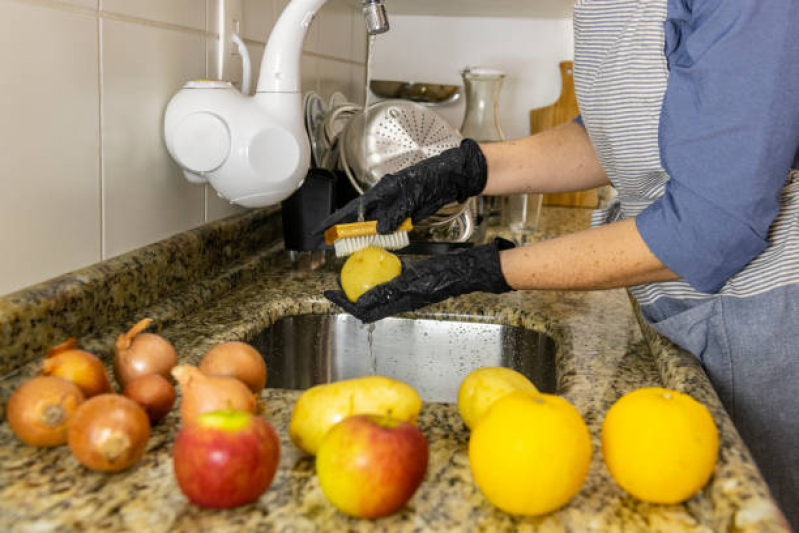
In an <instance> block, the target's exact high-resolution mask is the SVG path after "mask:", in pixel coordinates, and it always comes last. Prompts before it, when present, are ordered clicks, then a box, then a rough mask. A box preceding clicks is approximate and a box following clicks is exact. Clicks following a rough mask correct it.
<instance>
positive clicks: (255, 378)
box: [199, 341, 266, 394]
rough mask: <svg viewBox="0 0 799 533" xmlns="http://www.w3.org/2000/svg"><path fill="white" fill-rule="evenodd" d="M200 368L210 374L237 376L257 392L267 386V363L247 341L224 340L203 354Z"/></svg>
mask: <svg viewBox="0 0 799 533" xmlns="http://www.w3.org/2000/svg"><path fill="white" fill-rule="evenodd" d="M199 368H200V370H201V371H202V372H203V373H204V374H208V375H209V376H227V377H231V378H236V379H238V380H239V381H241V382H242V383H244V384H245V385H247V386H248V387H249V388H250V390H251V391H253V392H254V393H255V394H260V392H261V391H262V390H264V387H265V386H266V363H265V362H264V358H263V357H262V356H261V354H260V353H259V352H258V350H256V349H255V348H253V347H252V346H250V345H249V344H247V343H246V342H238V341H231V342H223V343H222V344H217V345H216V346H214V347H213V348H211V349H210V350H208V353H206V354H205V355H204V356H203V359H202V361H200V367H199Z"/></svg>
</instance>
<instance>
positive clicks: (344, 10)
mask: <svg viewBox="0 0 799 533" xmlns="http://www.w3.org/2000/svg"><path fill="white" fill-rule="evenodd" d="M314 24H318V25H319V49H318V50H314V51H316V52H319V53H322V54H325V55H328V56H333V57H340V58H344V59H349V58H350V57H351V54H352V39H353V26H354V24H353V17H352V8H351V7H350V6H349V5H347V4H346V3H345V2H344V1H343V0H328V2H327V3H326V4H325V5H324V6H323V7H322V9H321V10H319V16H318V20H317V21H315V22H314ZM359 31H362V32H363V33H365V32H366V30H365V29H363V28H359Z"/></svg>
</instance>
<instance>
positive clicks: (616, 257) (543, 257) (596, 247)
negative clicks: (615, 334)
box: [499, 219, 678, 290]
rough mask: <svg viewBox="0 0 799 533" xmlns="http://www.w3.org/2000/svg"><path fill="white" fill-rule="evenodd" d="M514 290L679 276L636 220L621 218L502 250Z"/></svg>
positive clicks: (626, 283) (582, 287)
mask: <svg viewBox="0 0 799 533" xmlns="http://www.w3.org/2000/svg"><path fill="white" fill-rule="evenodd" d="M499 257H500V264H501V265H502V274H503V276H505V279H506V280H507V282H508V285H510V286H511V287H512V288H514V289H517V290H518V289H567V290H592V289H613V288H618V287H628V286H630V285H638V284H640V283H649V282H654V281H667V280H673V279H677V277H678V276H677V275H676V274H674V273H673V272H672V271H671V270H669V269H668V268H666V267H665V266H663V263H661V262H660V260H658V258H657V257H655V256H654V255H653V254H652V252H651V251H649V248H648V247H647V245H646V244H645V243H644V241H643V239H641V236H640V234H639V233H638V229H637V228H636V226H635V219H628V220H622V221H619V222H614V223H612V224H608V225H607V226H601V227H598V228H593V229H589V230H584V231H580V232H577V233H572V234H570V235H565V236H563V237H558V238H556V239H551V240H547V241H543V242H538V243H535V244H531V245H528V246H524V247H522V248H513V249H511V250H504V251H502V252H500V254H499Z"/></svg>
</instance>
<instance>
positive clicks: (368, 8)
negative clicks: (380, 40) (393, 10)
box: [362, 0, 389, 35]
mask: <svg viewBox="0 0 799 533" xmlns="http://www.w3.org/2000/svg"><path fill="white" fill-rule="evenodd" d="M362 5H363V16H364V18H365V19H366V33H368V34H369V35H378V34H380V33H385V32H387V31H388V28H389V26H388V13H386V6H385V4H384V3H383V0H363V4H362Z"/></svg>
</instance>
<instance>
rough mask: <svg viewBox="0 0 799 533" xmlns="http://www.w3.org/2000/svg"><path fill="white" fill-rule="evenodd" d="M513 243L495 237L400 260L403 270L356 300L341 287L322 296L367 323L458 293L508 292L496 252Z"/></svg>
mask: <svg viewBox="0 0 799 533" xmlns="http://www.w3.org/2000/svg"><path fill="white" fill-rule="evenodd" d="M513 246H514V245H513V243H512V242H510V241H506V240H505V239H494V241H493V242H491V243H489V244H483V245H481V246H476V247H474V248H470V249H467V250H460V251H457V252H452V253H448V254H444V255H437V256H433V257H431V258H430V259H424V260H421V261H417V262H414V263H411V262H403V265H402V274H400V275H399V276H397V277H396V278H394V279H393V280H391V281H389V282H388V283H384V284H382V285H378V286H377V287H375V288H374V289H372V290H370V291H368V292H365V293H364V294H362V295H361V297H360V298H358V300H357V301H356V302H355V303H353V302H350V300H349V299H348V298H347V295H346V294H344V292H343V291H325V296H326V297H327V299H328V300H330V301H331V302H333V303H335V304H337V305H338V306H339V307H341V308H342V309H344V310H345V311H347V312H348V313H350V314H351V315H354V316H356V317H357V318H359V319H360V320H361V321H363V322H366V323H370V322H375V321H376V320H380V319H381V318H385V317H387V316H390V315H395V314H397V313H404V312H406V311H413V310H414V309H419V308H420V307H424V306H426V305H430V304H433V303H436V302H440V301H442V300H446V299H447V298H449V297H451V296H458V295H459V294H467V293H470V292H475V291H483V292H491V293H494V294H500V293H503V292H508V291H511V290H513V289H511V287H510V286H509V285H508V284H507V282H506V281H505V277H504V276H503V275H502V268H501V267H500V263H499V252H500V251H501V250H507V249H508V248H513ZM339 284H340V283H339Z"/></svg>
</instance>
